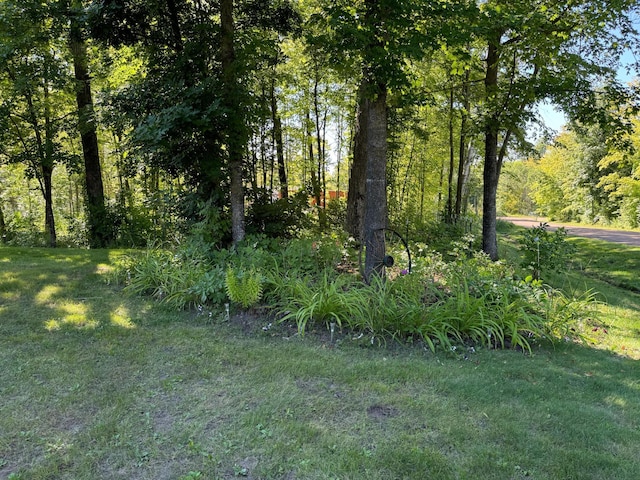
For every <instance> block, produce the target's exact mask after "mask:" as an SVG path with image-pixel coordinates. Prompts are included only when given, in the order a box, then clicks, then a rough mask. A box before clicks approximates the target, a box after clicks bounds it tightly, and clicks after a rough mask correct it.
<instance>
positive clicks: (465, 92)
mask: <svg viewBox="0 0 640 480" xmlns="http://www.w3.org/2000/svg"><path fill="white" fill-rule="evenodd" d="M469 80H470V75H469V71H468V70H467V72H466V73H465V78H464V86H463V88H462V98H463V110H462V114H461V116H460V143H459V148H460V151H459V162H458V183H457V185H456V206H455V209H454V211H455V215H456V217H460V215H461V214H462V192H463V189H464V184H465V181H466V178H465V174H464V172H465V170H466V164H467V162H468V158H467V157H468V155H467V129H468V126H467V122H468V119H469V110H470V109H471V105H470V101H469Z"/></svg>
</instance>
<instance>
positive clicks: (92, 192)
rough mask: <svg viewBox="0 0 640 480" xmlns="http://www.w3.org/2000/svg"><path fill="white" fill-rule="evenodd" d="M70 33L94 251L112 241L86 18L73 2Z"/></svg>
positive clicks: (80, 6)
mask: <svg viewBox="0 0 640 480" xmlns="http://www.w3.org/2000/svg"><path fill="white" fill-rule="evenodd" d="M73 9H74V11H73V12H71V22H70V29H69V49H70V50H71V56H72V58H73V69H74V73H75V81H76V85H75V87H76V103H77V106H78V130H79V132H80V138H81V141H82V154H83V158H84V169H85V188H86V193H87V221H88V225H89V239H88V240H89V245H90V246H91V247H92V248H100V247H106V246H107V245H108V244H109V242H110V241H111V238H110V237H111V235H109V233H108V232H109V225H107V224H106V222H107V215H106V210H105V206H104V187H103V184H102V170H101V167H100V151H99V147H98V135H97V133H96V123H95V115H94V110H93V98H92V96H91V77H90V75H89V67H88V62H87V45H86V43H85V40H84V38H83V35H82V27H81V25H80V22H79V21H78V18H77V16H78V15H80V14H82V4H81V2H78V1H74V2H73Z"/></svg>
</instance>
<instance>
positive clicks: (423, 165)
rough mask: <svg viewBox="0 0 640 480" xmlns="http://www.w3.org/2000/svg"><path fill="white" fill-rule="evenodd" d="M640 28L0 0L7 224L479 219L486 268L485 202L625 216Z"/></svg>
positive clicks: (296, 6) (174, 4)
mask: <svg viewBox="0 0 640 480" xmlns="http://www.w3.org/2000/svg"><path fill="white" fill-rule="evenodd" d="M637 20H638V5H637V2H636V1H635V0H594V1H565V0H563V1H556V0H536V1H533V0H515V1H514V0H511V1H508V2H507V1H502V0H489V1H486V2H475V1H469V0H450V1H449V0H442V1H438V2H433V1H428V2H427V1H422V0H405V1H398V0H395V1H394V0H356V1H353V0H349V1H343V0H332V1H330V0H270V1H258V0H219V1H205V0H195V1H190V0H189V1H188V0H147V1H143V0H132V1H121V0H103V1H82V0H59V1H52V2H39V1H38V2H36V1H32V0H2V1H0V234H1V236H2V239H3V241H4V242H5V243H8V244H22V245H37V244H46V245H50V246H56V245H87V246H91V247H107V246H116V245H118V246H146V245H148V244H149V243H150V242H159V241H168V240H171V241H172V240H175V239H176V238H178V237H180V236H182V235H184V234H198V235H202V236H203V238H205V239H206V240H207V241H209V242H212V243H215V244H219V245H220V246H227V245H229V244H231V243H237V242H238V241H240V240H242V239H243V238H244V236H245V235H246V234H253V233H264V234H266V235H284V236H293V235H296V234H297V233H298V232H300V231H301V230H302V229H303V228H306V227H312V228H317V229H319V230H321V231H327V230H329V229H342V228H346V229H347V231H348V233H349V234H350V235H351V236H353V237H354V238H356V239H359V240H362V241H365V242H370V243H371V242H373V239H374V237H375V236H376V235H377V234H378V233H376V232H380V231H381V229H382V228H384V227H392V228H394V229H396V230H398V231H401V232H403V234H406V235H408V236H411V237H413V238H418V237H420V235H421V233H420V232H421V229H423V228H424V227H425V225H429V224H433V223H434V222H438V221H444V222H448V223H452V224H455V223H460V222H463V223H464V222H468V221H469V220H468V219H469V217H473V216H478V218H481V220H479V221H481V222H482V231H483V233H482V238H483V241H482V249H483V250H484V251H485V252H486V253H487V254H489V256H490V257H491V258H493V259H496V258H497V245H496V233H495V226H496V215H497V214H498V213H533V212H535V213H536V214H541V215H547V216H550V217H552V218H555V219H561V220H579V221H586V222H600V223H608V224H609V223H611V224H618V225H624V226H629V227H637V226H638V221H639V219H640V153H638V147H640V137H639V136H638V135H639V134H638V132H637V127H638V126H639V125H640V123H639V119H638V110H637V106H638V105H637V104H638V92H637V87H638V84H637V83H633V82H632V83H631V84H626V83H621V82H620V81H619V80H618V78H619V73H620V72H621V71H624V72H625V73H626V74H627V75H631V76H633V75H635V74H636V73H637V71H638V69H637V63H636V60H635V59H636V57H635V55H637V54H638V53H639V52H640V47H639V46H638V39H639V37H638V32H637V25H638V23H637ZM541 102H548V103H551V104H553V105H555V106H556V107H557V108H558V109H559V110H560V111H562V112H564V114H565V115H566V118H567V119H568V124H567V127H566V129H565V130H564V131H562V132H560V133H559V134H558V132H553V131H549V130H547V129H546V128H545V127H544V125H543V123H541V118H540V116H539V114H538V107H539V105H540V104H541ZM503 166H504V168H503ZM375 254H376V255H380V254H381V253H380V252H377V253H375ZM372 255H373V254H372ZM369 268H375V263H373V264H371V265H369Z"/></svg>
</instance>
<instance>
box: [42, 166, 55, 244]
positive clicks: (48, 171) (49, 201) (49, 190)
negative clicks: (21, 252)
mask: <svg viewBox="0 0 640 480" xmlns="http://www.w3.org/2000/svg"><path fill="white" fill-rule="evenodd" d="M52 178H53V166H49V165H43V166H42V181H43V184H44V225H45V229H46V231H47V236H48V241H49V246H50V247H55V246H56V245H57V235H56V220H55V217H54V215H53V181H52Z"/></svg>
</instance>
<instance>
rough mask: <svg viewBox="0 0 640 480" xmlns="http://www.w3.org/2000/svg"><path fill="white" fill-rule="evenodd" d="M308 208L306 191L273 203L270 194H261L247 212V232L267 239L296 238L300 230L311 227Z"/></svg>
mask: <svg viewBox="0 0 640 480" xmlns="http://www.w3.org/2000/svg"><path fill="white" fill-rule="evenodd" d="M308 208H309V194H308V193H307V191H306V190H301V191H300V192H297V193H295V194H294V195H292V196H290V197H287V198H280V199H278V200H275V201H273V200H272V199H271V195H270V192H266V191H264V192H261V194H260V195H258V198H257V200H256V201H254V202H253V203H252V204H251V205H250V206H249V209H248V210H247V224H246V228H247V232H248V233H252V234H258V233H261V234H264V235H266V236H268V237H287V238H292V237H296V236H298V234H299V232H300V231H301V230H303V229H305V228H307V227H309V226H311V219H310V217H309V215H308V213H307V210H308Z"/></svg>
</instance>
